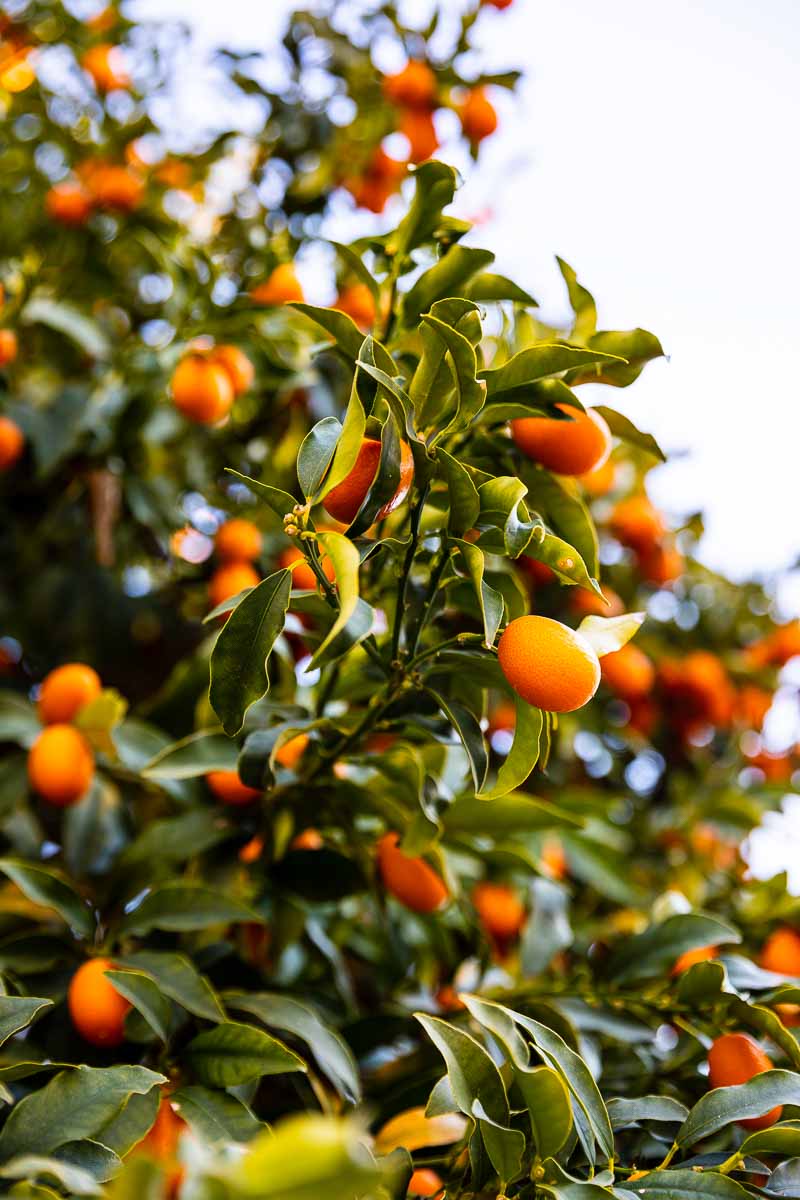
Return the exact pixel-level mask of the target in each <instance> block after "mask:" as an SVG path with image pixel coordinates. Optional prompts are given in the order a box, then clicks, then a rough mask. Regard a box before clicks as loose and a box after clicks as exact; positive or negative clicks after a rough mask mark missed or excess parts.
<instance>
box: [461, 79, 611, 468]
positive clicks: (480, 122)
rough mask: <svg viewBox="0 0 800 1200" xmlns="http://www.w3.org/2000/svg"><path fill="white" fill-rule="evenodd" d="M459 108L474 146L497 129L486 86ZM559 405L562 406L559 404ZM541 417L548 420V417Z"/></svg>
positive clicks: (473, 93)
mask: <svg viewBox="0 0 800 1200" xmlns="http://www.w3.org/2000/svg"><path fill="white" fill-rule="evenodd" d="M457 110H458V115H459V118H460V120H461V129H462V131H463V134H464V137H465V138H466V139H467V140H468V141H469V142H471V143H472V145H473V146H477V144H478V143H479V142H482V141H483V139H484V138H487V137H489V136H490V135H491V134H493V133H494V131H495V130H496V129H497V113H496V112H495V109H494V105H493V104H492V102H491V100H490V99H489V97H488V96H487V95H486V89H485V88H482V87H476V88H472V89H471V90H470V91H469V92H468V93H467V96H466V99H465V100H463V101H462V102H461V103H460V104H459V105H458V106H457ZM559 407H561V406H560V405H559ZM529 419H530V420H538V419H539V418H536V417H532V418H527V417H523V418H522V420H529ZM541 419H542V420H546V419H547V418H541ZM601 420H602V418H601ZM592 470H594V465H590V466H588V467H584V468H583V469H582V470H581V471H570V472H566V471H562V472H561V474H562V475H565V474H567V473H569V474H570V475H582V474H583V473H584V471H592Z"/></svg>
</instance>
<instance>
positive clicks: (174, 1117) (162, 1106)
mask: <svg viewBox="0 0 800 1200" xmlns="http://www.w3.org/2000/svg"><path fill="white" fill-rule="evenodd" d="M188 1128H189V1127H188V1125H187V1124H186V1122H185V1121H184V1119H183V1117H179V1116H178V1114H177V1112H176V1111H175V1108H174V1106H173V1104H172V1101H171V1100H170V1098H169V1096H168V1095H167V1094H162V1097H161V1102H160V1103H159V1106H158V1112H157V1113H156V1119H155V1121H154V1122H153V1124H152V1125H151V1127H150V1129H149V1130H148V1132H147V1133H146V1134H145V1136H144V1137H143V1138H142V1140H141V1141H140V1142H137V1143H136V1145H135V1146H134V1147H133V1149H132V1150H131V1151H130V1154H131V1155H132V1156H133V1157H138V1156H140V1155H143V1156H144V1157H146V1158H150V1159H152V1160H153V1162H157V1163H159V1164H160V1165H161V1166H164V1167H166V1168H167V1177H166V1180H165V1193H166V1198H167V1200H172V1197H174V1196H175V1195H177V1193H178V1190H179V1189H180V1186H181V1183H182V1182H183V1177H184V1174H185V1168H184V1166H183V1164H182V1163H180V1162H178V1146H179V1143H180V1140H181V1138H182V1136H183V1134H184V1133H185V1132H186V1130H187V1129H188Z"/></svg>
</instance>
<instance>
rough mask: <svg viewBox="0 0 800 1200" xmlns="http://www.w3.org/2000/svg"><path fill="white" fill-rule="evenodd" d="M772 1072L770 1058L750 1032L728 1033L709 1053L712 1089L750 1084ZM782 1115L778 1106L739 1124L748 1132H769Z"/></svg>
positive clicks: (720, 1038)
mask: <svg viewBox="0 0 800 1200" xmlns="http://www.w3.org/2000/svg"><path fill="white" fill-rule="evenodd" d="M771 1069H772V1061H771V1060H770V1058H769V1056H768V1055H767V1054H765V1053H764V1051H763V1050H762V1049H761V1047H760V1046H759V1045H758V1043H757V1042H755V1041H754V1040H753V1039H752V1038H751V1037H750V1036H749V1035H748V1034H746V1033H726V1034H724V1035H723V1036H722V1037H718V1038H717V1039H716V1040H715V1041H714V1043H713V1044H712V1046H711V1049H710V1050H709V1052H708V1081H709V1083H710V1084H711V1087H712V1088H718V1087H732V1086H733V1085H734V1084H738V1083H747V1082H748V1081H749V1080H750V1079H752V1078H753V1077H754V1076H755V1075H760V1074H761V1072H762V1071H770V1070H771ZM782 1112H783V1108H782V1107H781V1106H780V1105H778V1106H777V1107H776V1108H771V1109H770V1110H769V1112H766V1113H764V1115H763V1116H760V1117H751V1118H749V1119H748V1120H746V1121H739V1122H738V1123H739V1124H740V1125H742V1126H744V1128H745V1129H767V1128H768V1127H769V1126H770V1125H774V1124H775V1122H776V1121H779V1120H780V1118H781V1113H782Z"/></svg>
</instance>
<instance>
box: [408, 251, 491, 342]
mask: <svg viewBox="0 0 800 1200" xmlns="http://www.w3.org/2000/svg"><path fill="white" fill-rule="evenodd" d="M493 261H494V254H492V252H491V250H477V249H475V247H473V246H462V245H460V244H458V243H457V244H456V245H454V246H451V247H450V248H449V249H448V250H447V252H446V253H445V254H443V255H442V257H441V258H440V259H439V261H438V262H437V263H435V264H434V266H432V267H429V268H428V270H427V271H423V273H422V274H421V275H420V277H419V278H418V279H417V281H416V282H415V283H414V285H413V287H412V288H411V290H410V291H408V292H407V293H406V295H405V297H404V298H403V321H404V322H405V324H406V325H415V324H416V323H417V321H418V319H419V315H420V313H423V312H427V311H428V309H429V308H430V306H431V305H432V304H433V303H434V301H436V300H441V299H442V298H443V297H445V296H460V295H464V292H463V287H464V284H465V283H466V282H467V280H469V279H472V277H473V276H474V275H476V274H477V273H478V271H481V270H482V269H483V268H484V267H486V266H488V265H489V263H490V262H493Z"/></svg>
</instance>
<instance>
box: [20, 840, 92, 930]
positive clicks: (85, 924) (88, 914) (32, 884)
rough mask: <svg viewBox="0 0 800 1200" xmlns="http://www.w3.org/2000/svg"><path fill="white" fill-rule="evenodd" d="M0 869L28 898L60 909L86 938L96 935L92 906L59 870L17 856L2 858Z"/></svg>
mask: <svg viewBox="0 0 800 1200" xmlns="http://www.w3.org/2000/svg"><path fill="white" fill-rule="evenodd" d="M0 871H2V872H3V874H4V875H7V876H8V877H9V879H11V880H13V882H14V883H15V884H16V885H17V887H18V888H19V889H20V891H22V892H24V893H25V895H26V896H27V897H28V899H29V900H33V902H34V903H35V904H41V905H43V906H44V907H45V908H52V909H53V910H54V911H55V912H57V913H58V914H59V916H61V917H63V918H64V920H65V921H66V922H67V924H68V925H69V926H70V927H71V928H72V929H73V930H74V931H75V933H77V934H79V935H80V936H81V937H85V938H90V937H92V936H93V935H94V930H95V920H94V915H93V913H92V910H91V909H90V907H89V905H88V904H87V903H86V901H85V900H84V899H83V897H82V896H79V895H78V893H77V892H76V891H75V890H74V888H72V886H71V885H70V884H69V883H67V881H66V879H65V878H64V876H63V875H61V874H60V872H58V871H55V870H53V868H52V867H40V866H38V865H36V864H34V863H26V862H22V861H21V860H19V859H15V858H3V859H0Z"/></svg>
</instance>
